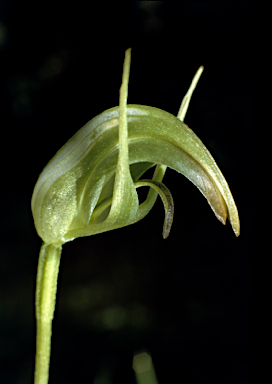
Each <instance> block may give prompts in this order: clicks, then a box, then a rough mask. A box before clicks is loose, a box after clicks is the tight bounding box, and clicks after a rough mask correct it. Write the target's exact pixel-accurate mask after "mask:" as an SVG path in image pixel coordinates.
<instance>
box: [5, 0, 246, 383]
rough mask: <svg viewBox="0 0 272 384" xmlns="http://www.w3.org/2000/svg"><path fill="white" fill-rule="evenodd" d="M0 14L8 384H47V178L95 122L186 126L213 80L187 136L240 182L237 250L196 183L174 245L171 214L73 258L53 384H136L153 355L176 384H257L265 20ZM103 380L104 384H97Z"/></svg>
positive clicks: (202, 13) (216, 6) (175, 191)
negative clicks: (255, 309) (252, 289)
mask: <svg viewBox="0 0 272 384" xmlns="http://www.w3.org/2000/svg"><path fill="white" fill-rule="evenodd" d="M86 4H87V2H86V3H85V2H79V1H78V2H63V3H62V2H58V1H46V2H43V1H40V2H37V1H36V2H34V1H33V2H31V1H24V2H22V1H10V0H9V1H8V0H6V1H5V0H4V1H3V0H2V1H0V123H1V137H2V140H1V143H2V151H1V155H2V156H1V163H2V167H1V174H2V177H1V232H0V233H1V245H0V256H1V259H0V382H1V383H3V384H12V383H16V384H24V383H30V382H32V380H33V370H34V356H35V319H34V290H35V274H36V265H37V258H38V252H39V248H40V245H41V240H40V239H39V237H38V236H37V234H36V231H35V228H34V225H33V220H32V215H31V210H30V200H31V194H32V190H33V188H34V185H35V182H36V180H37V178H38V175H39V173H40V172H41V171H42V169H43V167H44V166H45V165H46V163H47V162H48V161H49V160H50V158H51V157H52V156H53V155H54V154H55V152H56V151H57V150H58V149H59V148H60V147H61V146H62V145H63V144H64V143H65V142H66V141H67V140H68V139H69V138H70V137H71V136H72V135H73V134H74V133H75V132H76V131H77V130H78V129H79V128H80V127H81V126H83V125H84V124H85V123H86V122H87V121H88V120H90V119H91V118H92V117H94V116H96V115H97V114H98V113H100V112H102V111H104V110H105V109H108V108H110V107H113V106H116V105H118V97H119V87H120V84H121V75H122V65H123V60H124V52H125V50H126V49H127V48H128V47H132V65H131V75H130V84H129V97H128V102H129V103H134V104H144V105H152V106H154V107H158V108H161V109H164V110H166V111H168V112H170V113H172V114H174V115H176V114H177V112H178V109H179V105H180V102H181V100H182V97H183V96H184V94H185V92H186V91H187V89H188V87H189V85H190V82H191V79H192V77H193V75H194V73H195V72H196V70H197V68H198V67H199V66H200V65H204V67H205V70H204V72H203V75H202V77H201V79H200V82H199V84H198V86H197V89H196V91H195V93H194V95H193V99H192V101H191V104H190V107H189V110H188V113H187V116H186V119H185V122H186V123H187V124H188V125H189V126H190V127H191V128H192V129H193V130H194V131H195V133H196V134H197V135H198V136H199V137H200V138H201V140H202V141H203V142H204V144H205V145H206V146H207V147H208V149H209V150H210V151H211V153H212V155H213V156H214V158H215V159H216V161H217V163H218V165H219V167H220V169H221V170H222V172H223V174H224V175H225V177H226V179H227V181H228V183H229V185H230V188H231V191H232V193H233V196H234V198H235V201H236V203H237V206H238V210H239V214H240V219H241V235H240V237H239V238H236V237H235V235H234V234H233V231H232V229H231V226H230V224H229V223H227V225H226V226H225V227H224V226H223V225H221V224H220V223H219V222H218V221H217V220H216V218H215V216H214V215H213V213H212V211H211V209H210V208H209V206H208V204H207V203H206V201H205V199H204V198H203V197H202V195H201V194H200V193H199V192H198V190H197V189H196V188H195V187H194V186H193V185H192V184H191V183H189V182H188V181H187V180H186V179H185V178H184V177H183V176H181V175H179V174H178V173H176V172H175V171H173V170H170V169H169V170H168V171H167V173H166V176H165V178H164V183H165V184H166V185H167V186H168V188H169V189H170V191H171V192H172V195H173V198H174V201H175V217H174V223H173V227H172V230H171V233H170V236H169V238H167V239H166V240H163V238H162V236H161V232H162V225H163V218H164V210H163V206H162V203H161V201H160V200H158V201H157V203H156V204H155V207H154V208H153V210H152V211H151V212H150V214H149V215H148V216H147V217H146V218H145V219H144V220H142V221H141V222H139V223H137V224H135V225H133V226H129V227H126V228H123V229H119V230H116V231H112V232H108V233H105V234H100V235H97V236H94V237H92V238H83V239H77V240H75V241H74V242H71V243H68V244H65V245H64V247H63V254H62V260H61V267H60V277H59V288H58V299H57V309H56V316H55V321H54V324H53V343H52V361H51V370H50V383H52V384H54V383H67V384H68V383H75V382H79V383H80V382H84V383H85V382H86V383H90V384H91V383H95V384H109V383H111V384H116V383H117V384H121V383H126V384H130V383H135V378H134V373H133V370H132V368H131V366H132V358H133V355H134V353H136V352H138V351H142V350H147V351H148V352H149V353H150V354H151V355H152V358H153V362H154V366H155V370H156V374H157V378H158V381H159V383H160V384H163V383H167V384H168V383H174V382H175V383H177V382H182V383H202V384H215V383H216V384H218V383H220V384H223V383H224V384H225V383H226V384H227V383H232V384H236V383H237V384H245V383H248V371H247V369H248V311H249V308H248V300H249V293H248V292H249V249H250V247H249V230H250V228H249V227H250V213H249V199H250V196H249V192H248V189H249V185H250V173H249V137H250V129H251V57H250V49H251V43H252V36H251V33H250V24H251V17H252V16H251V8H250V7H249V6H248V5H247V4H246V3H240V2H233V3H222V2H220V3H213V2H208V3H205V2H169V1H167V2H157V1H154V2H116V1H115V2H96V3H93V2H89V5H86ZM95 380H96V381H95Z"/></svg>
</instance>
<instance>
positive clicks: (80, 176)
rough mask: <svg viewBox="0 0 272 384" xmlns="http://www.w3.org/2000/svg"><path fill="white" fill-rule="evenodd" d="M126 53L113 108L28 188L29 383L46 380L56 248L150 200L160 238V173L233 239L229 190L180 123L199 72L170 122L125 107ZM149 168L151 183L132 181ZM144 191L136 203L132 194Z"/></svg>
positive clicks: (129, 218)
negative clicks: (172, 176)
mask: <svg viewBox="0 0 272 384" xmlns="http://www.w3.org/2000/svg"><path fill="white" fill-rule="evenodd" d="M130 55H131V51H130V49H128V50H127V51H126V54H125V61H124V69H123V78H122V85H121V88H120V99H119V106H118V107H114V108H111V109H108V110H106V111H104V112H103V113H101V114H100V115H98V116H96V117H95V118H93V119H92V120H90V121H89V122H88V123H87V124H86V125H85V126H84V127H83V128H81V129H80V130H79V131H78V132H77V133H76V134H75V135H74V136H73V137H72V138H71V139H70V140H69V141H68V142H67V143H66V144H65V145H64V146H63V147H62V148H61V149H60V150H59V151H58V152H57V153H56V155H55V156H54V157H53V158H52V159H51V161H50V162H49V163H48V164H47V166H46V167H45V168H44V170H43V171H42V173H41V174H40V176H39V178H38V181H37V183H36V186H35V188H34V192H33V196H32V201H31V207H32V213H33V217H34V223H35V227H36V229H37V232H38V234H39V236H40V237H41V238H42V240H43V245H42V248H41V252H40V257H39V264H38V273H37V288H36V317H37V351H36V371H35V384H38V383H39V384H45V383H47V381H48V366H49V356H50V337H51V322H52V318H53V313H54V306H55V295H56V285H57V274H58V266H59V260H60V254H61V247H62V245H63V244H64V243H66V242H68V241H71V240H73V239H75V238H77V237H82V236H90V235H95V234H98V233H102V232H106V231H110V230H113V229H117V228H121V227H124V226H127V225H130V224H133V223H136V222H138V221H139V220H141V219H143V218H144V217H145V216H146V215H147V214H148V212H149V211H150V210H151V209H152V207H153V205H154V203H155V201H156V198H157V196H158V195H159V196H160V197H161V199H162V202H163V205H164V209H165V220H164V226H163V237H164V238H166V237H167V236H168V235H169V232H170V228H171V225H172V221H173V213H174V204H173V198H172V196H171V193H170V191H169V190H168V188H167V187H166V186H165V185H164V184H163V183H162V179H163V176H164V174H165V171H166V168H167V167H170V168H172V169H175V170H176V171H178V172H179V173H181V174H183V175H184V176H186V177H187V178H188V179H189V180H190V181H191V182H192V183H194V184H195V185H196V187H197V188H198V189H199V190H200V191H201V193H202V194H203V195H204V196H205V197H206V199H207V201H208V203H209V204H210V206H211V208H212V210H213V211H214V213H215V215H216V217H217V218H218V219H219V220H220V221H221V222H222V223H224V224H225V222H226V219H227V217H229V219H230V222H231V225H232V228H233V230H234V232H235V234H236V236H238V235H239V233H240V223H239V216H238V212H237V208H236V205H235V202H234V200H233V197H232V194H231V192H230V189H229V186H228V184H227V182H226V180H225V178H224V176H223V175H222V173H221V171H220V169H219V168H218V166H217V164H216V162H215V161H214V159H213V157H212V156H211V154H210V152H209V151H208V150H207V148H206V147H205V146H204V144H203V143H202V142H201V140H200V139H199V138H198V137H197V136H196V135H195V133H194V132H193V131H192V130H191V129H190V128H189V127H188V126H187V125H186V124H184V122H183V120H184V117H185V114H186V111H187V108H188V105H189V102H190V98H191V95H192V93H193V90H194V88H195V86H196V84H197V81H198V79H199V77H200V75H201V72H202V70H203V67H200V69H199V70H198V72H197V74H196V75H195V78H194V80H193V82H192V84H191V87H190V88H189V91H188V93H187V94H186V96H185V97H184V99H183V102H182V104H181V107H180V111H179V113H178V116H177V117H175V116H173V115H171V114H170V113H168V112H165V111H163V110H160V109H158V108H154V107H149V106H144V105H134V104H132V105H127V93H128V79H129V69H130ZM153 166H155V171H154V174H153V178H152V180H149V179H140V178H141V177H142V175H143V174H144V173H145V172H146V171H147V170H148V169H149V168H151V167H153ZM144 186H146V187H149V193H148V195H147V198H146V200H145V201H144V202H143V203H141V204H139V200H138V194H137V188H140V187H144Z"/></svg>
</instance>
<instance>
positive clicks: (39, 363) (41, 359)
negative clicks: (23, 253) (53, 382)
mask: <svg viewBox="0 0 272 384" xmlns="http://www.w3.org/2000/svg"><path fill="white" fill-rule="evenodd" d="M61 248H62V246H61V244H43V245H42V247H41V250H40V255H39V261H38V271H37V282H36V300H35V307H36V320H37V339H36V362H35V378H34V384H47V383H48V377H49V362H50V349H51V333H52V320H53V316H54V310H55V302H56V292H57V280H58V272H59V263H60V256H61Z"/></svg>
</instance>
